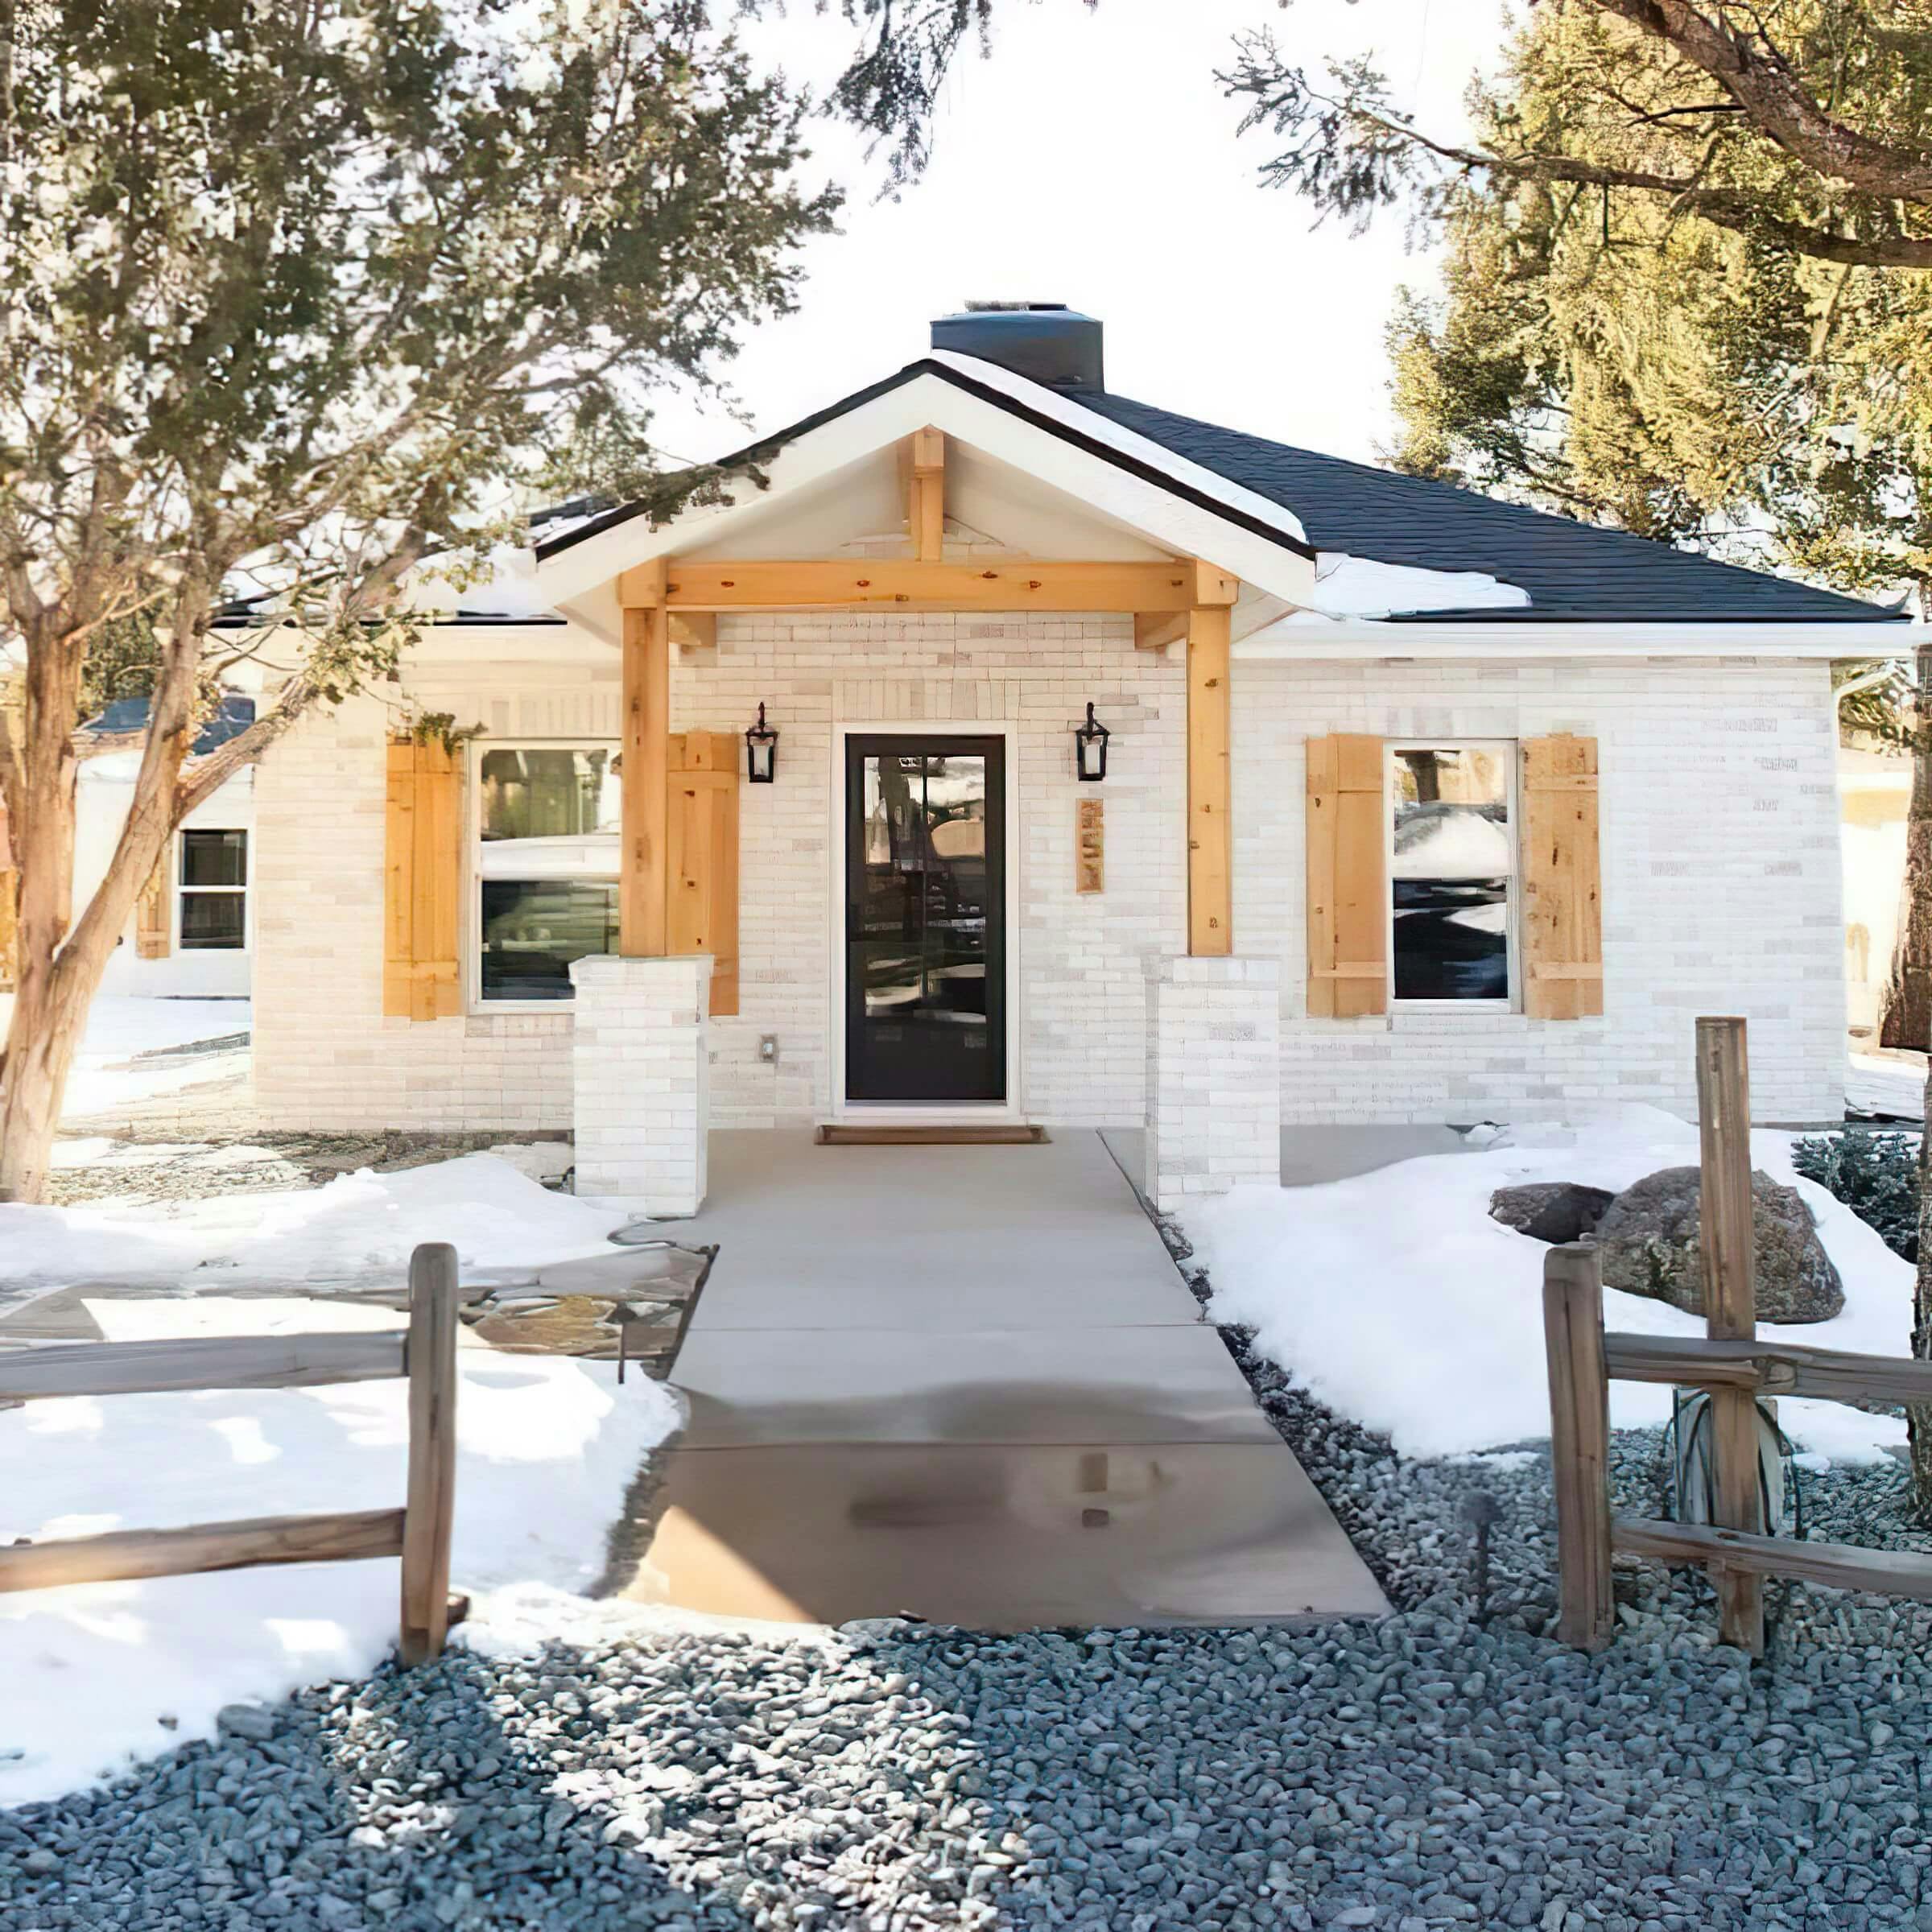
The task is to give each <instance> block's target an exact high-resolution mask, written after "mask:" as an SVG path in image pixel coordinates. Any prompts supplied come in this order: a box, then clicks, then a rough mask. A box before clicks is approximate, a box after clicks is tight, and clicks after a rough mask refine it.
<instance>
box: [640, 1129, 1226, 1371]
mask: <svg viewBox="0 0 1932 1932" xmlns="http://www.w3.org/2000/svg"><path fill="white" fill-rule="evenodd" d="M665 1232H666V1233H667V1234H670V1235H671V1236H674V1237H675V1239H677V1240H679V1241H691V1242H708V1241H716V1242H717V1243H718V1244H719V1245H720V1253H719V1256H718V1260H717V1265H716V1267H715V1268H714V1269H712V1277H711V1281H710V1282H709V1284H708V1286H707V1287H706V1289H705V1290H704V1300H703V1302H701V1303H700V1307H699V1309H698V1312H697V1315H696V1317H695V1318H694V1319H693V1321H692V1324H691V1335H692V1338H693V1339H694V1340H695V1339H696V1337H697V1336H698V1335H700V1334H703V1333H706V1332H708V1331H711V1330H712V1329H716V1328H763V1329H778V1328H874V1329H888V1330H890V1329H901V1330H914V1331H920V1332H923V1333H925V1334H928V1335H947V1334H955V1333H957V1332H959V1331H963V1330H977V1329H1020V1328H1080V1327H1117V1326H1121V1325H1131V1326H1136V1327H1139V1326H1146V1325H1151V1324H1161V1323H1171V1324H1174V1325H1177V1326H1181V1327H1191V1326H1192V1325H1193V1324H1195V1323H1197V1322H1198V1321H1199V1319H1200V1310H1199V1307H1197V1306H1196V1305H1195V1299H1194V1297H1193V1296H1192V1295H1191V1294H1189V1293H1188V1292H1187V1284H1186V1283H1185V1282H1183V1281H1182V1280H1181V1278H1179V1275H1177V1274H1175V1273H1174V1268H1173V1266H1172V1265H1171V1264H1170V1262H1169V1261H1168V1259H1167V1255H1166V1250H1165V1249H1163V1248H1162V1246H1161V1244H1160V1241H1159V1240H1158V1237H1157V1236H1155V1234H1154V1231H1153V1229H1152V1228H1150V1227H1149V1226H1148V1224H1147V1220H1146V1216H1145V1215H1143V1214H1142V1213H1141V1210H1140V1208H1139V1206H1138V1204H1137V1203H1136V1201H1135V1199H1134V1198H1133V1193H1132V1191H1130V1190H1129V1188H1128V1187H1126V1186H1125V1184H1124V1183H1122V1181H1121V1175H1120V1170H1118V1169H1117V1167H1116V1166H1114V1164H1113V1160H1112V1159H1111V1158H1109V1156H1108V1152H1107V1150H1106V1148H1105V1146H1103V1145H1102V1143H1101V1141H1100V1136H1099V1134H1097V1133H1095V1132H1094V1131H1093V1130H1092V1129H1090V1128H1089V1129H1080V1128H1072V1129H1056V1130H1055V1133H1054V1136H1053V1138H1052V1140H1051V1141H1050V1142H1048V1143H1047V1145H1044V1146H1033V1147H819V1146H814V1145H813V1144H812V1138H811V1130H810V1129H808V1128H796V1129H774V1130H771V1131H764V1130H761V1129H720V1130H717V1131H715V1132H714V1133H712V1137H711V1192H710V1195H709V1196H708V1199H706V1201H705V1203H704V1208H703V1209H702V1210H701V1211H700V1212H699V1213H698V1214H697V1215H696V1216H693V1217H692V1218H691V1220H683V1221H677V1222H672V1223H667V1224H666V1228H665Z"/></svg>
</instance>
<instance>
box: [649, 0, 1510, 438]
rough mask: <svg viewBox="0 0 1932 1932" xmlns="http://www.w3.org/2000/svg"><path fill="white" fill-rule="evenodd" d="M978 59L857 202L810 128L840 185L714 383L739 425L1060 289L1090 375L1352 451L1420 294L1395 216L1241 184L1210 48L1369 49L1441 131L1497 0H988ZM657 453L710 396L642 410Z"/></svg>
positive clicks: (773, 37) (1245, 164)
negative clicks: (814, 236) (731, 394)
mask: <svg viewBox="0 0 1932 1932" xmlns="http://www.w3.org/2000/svg"><path fill="white" fill-rule="evenodd" d="M791 4H792V14H791V18H790V19H787V20H784V21H777V22H766V23H763V24H761V25H759V26H757V27H753V28H752V29H750V30H749V31H748V32H747V34H746V36H745V37H746V38H747V39H748V40H749V41H750V42H751V43H752V44H753V46H754V47H760V48H762V49H765V50H769V51H771V52H774V53H775V55H776V56H777V57H778V58H781V59H783V60H786V62H787V64H789V65H790V66H791V68H792V69H793V71H795V72H797V73H799V75H800V76H813V77H817V76H823V75H824V73H825V72H827V71H828V62H829V60H830V57H832V56H836V54H837V53H838V52H840V51H841V50H842V49H844V47H848V46H849V45H850V44H851V40H850V30H849V29H848V28H846V27H844V26H843V25H842V24H841V23H836V21H834V20H832V19H825V18H824V17H823V16H815V15H814V14H812V13H811V0H791ZM996 18H997V25H996V29H995V39H994V44H993V57H992V59H991V60H980V59H979V58H978V56H977V55H976V53H974V54H971V55H968V57H967V58H965V59H964V60H962V62H961V63H960V66H959V68H957V69H956V72H955V74H954V76H953V77H952V81H950V82H949V84H948V86H947V96H946V100H945V103H944V106H943V112H942V114H941V116H940V118H939V122H938V125H937V127H936V130H935V154H934V159H933V163H932V166H931V168H930V170H929V171H928V172H927V175H926V176H925V178H924V179H923V180H922V181H920V182H919V184H917V185H916V186H915V187H914V188H911V189H910V190H909V191H908V192H906V195H905V196H904V197H903V199H902V200H899V201H898V202H896V203H895V202H884V203H879V202H875V201H873V200H872V199H871V197H872V196H873V194H874V193H876V192H877V183H878V181H879V180H880V179H881V171H880V170H879V168H878V167H877V163H875V164H874V165H873V167H872V169H871V170H870V171H867V170H866V169H865V167H864V166H863V164H862V163H861V161H860V159H859V158H858V155H857V148H856V144H855V143H853V142H850V141H849V140H848V139H846V138H844V137H843V136H842V135H840V134H839V133H838V132H837V131H836V130H832V129H831V128H829V127H826V126H820V127H819V129H818V130H816V141H815V145H816V147H817V149H818V151H819V160H818V167H819V171H820V173H821V175H822V174H823V173H824V172H830V173H832V174H833V175H835V176H836V177H838V178H839V179H840V180H844V182H845V184H846V185H847V186H848V190H850V191H851V192H852V199H851V201H850V203H849V205H848V208H847V211H846V215H845V217H844V224H843V232H842V233H840V234H837V235H834V236H828V237H824V239H822V240H820V241H819V242H816V243H815V244H814V245H813V246H812V247H811V250H809V251H808V254H807V266H808V268H809V271H810V279H809V280H808V281H807V283H806V285H805V287H804V289H803V301H802V307H801V309H800V312H799V314H797V315H796V316H793V317H791V318H790V319H789V320H786V321H784V322H782V323H778V324H770V325H768V326H766V327H765V328H762V329H760V330H758V332H755V333H754V335H753V336H752V338H751V339H750V341H749V342H748V343H747V344H746V345H745V351H744V353H743V354H742V355H741V356H740V357H739V358H738V360H737V362H736V363H735V364H733V365H731V366H730V369H729V376H730V379H731V382H732V384H733V387H734V388H735V390H737V394H738V395H739V397H740V398H741V401H742V403H743V404H744V406H745V409H746V410H747V411H748V412H749V416H750V419H751V421H752V423H753V425H754V426H755V427H756V428H757V430H758V431H760V432H761V433H762V432H764V431H770V430H774V429H777V428H780V427H783V426H784V425H785V424H786V423H790V422H792V421H795V420H796V419H798V418H799V417H800V416H803V415H808V414H809V413H810V412H811V411H813V410H814V409H816V408H819V407H822V406H823V405H824V404H826V403H830V402H833V401H836V399H837V398H839V397H840V396H842V395H845V394H849V393H850V392H851V391H852V390H855V389H858V388H861V387H863V386H865V384H866V383H868V382H875V381H877V379H878V378H880V377H881V376H884V375H886V374H890V372H891V371H892V370H894V369H898V367H900V366H901V365H902V364H904V363H906V362H909V361H913V360H914V358H915V357H918V356H919V355H921V354H923V353H924V352H925V349H926V345H927V334H926V329H927V323H928V321H929V320H931V318H932V317H933V316H938V315H943V314H947V313H948V312H952V310H955V309H956V308H960V307H961V306H962V305H963V304H964V302H965V301H966V300H967V299H968V298H971V299H1000V300H1027V301H1050V302H1067V303H1071V305H1072V306H1073V307H1075V308H1080V309H1084V310H1085V311H1086V312H1088V314H1090V315H1094V316H1098V317H1100V320H1102V321H1103V322H1104V324H1106V330H1107V336H1106V357H1107V383H1108V388H1110V389H1113V390H1118V391H1119V392H1121V394H1125V395H1129V396H1133V397H1135V398H1137V399H1138V400H1140V401H1142V402H1146V403H1155V404H1157V405H1158V406H1160V407H1163V408H1166V409H1172V410H1176V411H1180V412H1181V413H1182V414H1183V415H1195V416H1202V417H1205V418H1207V419H1209V420H1211V421H1216V422H1220V423H1227V424H1229V425H1230V426H1232V427H1236V428H1240V429H1244V430H1248V431H1253V432H1254V433H1256V434H1257V435H1261V436H1269V437H1272V438H1274V439H1275V440H1279V441H1282V442H1288V443H1297V444H1302V445H1305V446H1307V447H1309V448H1315V449H1321V450H1327V451H1329V452H1333V453H1334V454H1335V455H1338V456H1355V457H1360V458H1373V456H1374V455H1375V454H1376V452H1377V446H1378V445H1380V444H1385V443H1386V442H1387V441H1388V440H1389V438H1390V436H1391V433H1392V425H1391V418H1390V415H1389V403H1388V393H1387V364H1386V361H1385V355H1384V351H1383V343H1382V337H1383V329H1384V326H1385V323H1386V321H1387V320H1388V317H1389V313H1390V310H1391V308H1392V306H1393V297H1394V293H1395V290H1396V287H1397V284H1398V283H1402V282H1407V283H1410V284H1411V285H1412V286H1430V287H1432V286H1433V285H1434V277H1433V272H1432V269H1431V266H1430V262H1429V260H1428V258H1427V257H1426V256H1423V255H1418V254H1412V253H1410V252H1409V251H1408V250H1407V247H1406V237H1405V234H1404V229H1403V221H1402V216H1401V214H1400V213H1399V211H1398V212H1397V213H1394V214H1393V215H1385V216H1384V217H1381V219H1380V220H1378V221H1377V223H1376V225H1375V226H1374V227H1373V229H1371V230H1370V231H1369V233H1368V234H1367V235H1366V236H1364V237H1352V236H1351V235H1350V234H1348V232H1347V230H1346V229H1343V228H1340V227H1339V226H1337V225H1335V224H1334V223H1332V222H1331V223H1329V224H1328V225H1325V226H1323V228H1321V229H1316V230H1315V231H1313V232H1311V229H1310V225H1309V224H1310V210H1309V208H1308V207H1307V204H1305V203H1304V202H1302V201H1301V200H1298V198H1297V197H1295V196H1291V195H1289V194H1287V193H1285V192H1282V191H1279V190H1269V189H1264V188H1261V187H1260V186H1259V185H1258V184H1257V180H1256V178H1255V169H1256V167H1257V165H1258V163H1260V162H1261V160H1262V159H1265V156H1266V155H1268V154H1269V153H1270V152H1272V149H1271V148H1270V147H1269V146H1268V145H1267V143H1268V141H1269V137H1268V136H1267V135H1266V134H1263V133H1261V132H1259V131H1257V132H1255V133H1253V134H1248V135H1246V136H1245V137H1243V138H1241V139H1239V140H1237V139H1236V135H1235V129H1236V124H1237V122H1238V120H1239V113H1238V109H1236V105H1235V104H1234V103H1232V102H1231V101H1228V100H1226V99H1224V97H1223V95H1222V93H1221V90H1220V87H1219V86H1218V85H1216V81H1215V80H1214V77H1213V76H1214V70H1215V68H1216V67H1217V66H1227V65H1229V64H1231V60H1232V45H1231V43H1232V35H1234V34H1235V33H1236V31H1239V30H1241V29H1243V28H1246V27H1259V26H1267V27H1270V28H1272V30H1273V31H1274V34H1275V35H1276V37H1277V39H1278V41H1279V42H1280V43H1281V44H1282V47H1284V49H1285V50H1286V51H1287V52H1288V53H1289V55H1290V58H1291V59H1293V60H1295V61H1297V62H1298V63H1299V64H1302V65H1304V66H1306V67H1307V68H1309V69H1310V71H1311V72H1315V71H1317V70H1319V67H1320V64H1321V60H1322V59H1323V56H1327V55H1331V54H1332V55H1343V54H1347V53H1350V52H1356V51H1357V50H1360V49H1362V48H1366V47H1373V48H1374V49H1375V50H1376V52H1377V54H1378V55H1379V56H1380V60H1379V64H1380V65H1381V68H1382V69H1383V71H1384V72H1385V73H1387V74H1388V75H1389V79H1390V81H1391V83H1392V85H1393V89H1394V92H1395V94H1396V97H1397V101H1398V103H1399V104H1400V105H1404V106H1406V107H1410V108H1411V109H1413V110H1414V112H1415V114H1417V116H1418V118H1419V119H1420V121H1421V122H1422V123H1423V124H1424V125H1425V126H1427V127H1429V128H1430V130H1432V131H1438V130H1448V131H1456V130H1460V129H1461V128H1462V127H1463V112H1462V96H1463V89H1464V87H1465V86H1466V85H1467V83H1468V79H1469V76H1470V75H1471V73H1472V72H1473V71H1474V70H1475V69H1476V68H1477V67H1478V66H1479V65H1480V66H1484V67H1486V68H1492V67H1493V65H1494V64H1495V58H1496V52H1497V49H1498V47H1499V45H1500V43H1501V38H1502V34H1503V31H1504V29H1503V20H1504V8H1503V5H1502V3H1501V0H1364V3H1363V4H1361V5H1359V6H1356V5H1351V4H1348V0H1294V4H1293V5H1292V6H1287V7H1286V8H1278V7H1277V6H1275V5H1274V0H1100V6H1099V7H1098V8H1097V9H1096V10H1092V11H1091V12H1090V11H1089V10H1088V8H1087V7H1085V6H1084V5H1082V4H1080V0H1037V4H1034V3H1029V0H999V5H998V6H997V8H996ZM658 434H659V436H660V439H661V440H662V442H663V446H664V447H665V448H667V449H669V450H670V451H671V452H675V454H677V455H678V456H684V457H689V458H704V457H708V456H716V455H720V454H721V453H723V452H725V451H726V450H728V449H730V448H735V447H736V446H737V445H738V444H740V443H741V442H743V441H744V440H746V439H745V430H744V428H743V427H742V426H741V425H740V424H738V423H733V421H732V420H731V419H729V416H727V415H724V414H723V413H721V412H720V411H716V410H713V411H709V412H706V413H700V412H699V411H696V410H694V409H693V408H691V407H689V406H688V405H685V404H681V403H678V402H676V401H675V400H671V399H667V400H666V401H665V402H664V403H663V404H662V405H661V407H660V409H659V414H658Z"/></svg>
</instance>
